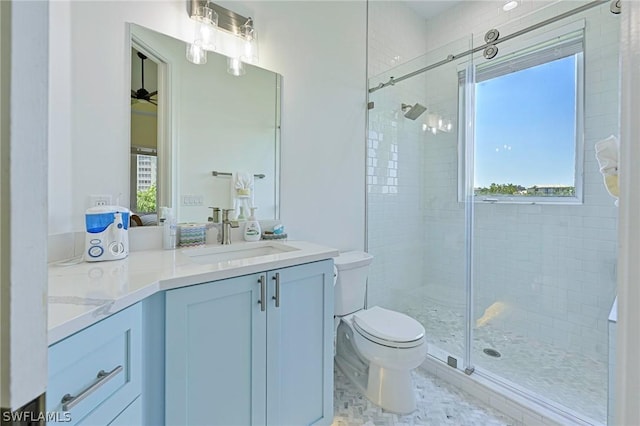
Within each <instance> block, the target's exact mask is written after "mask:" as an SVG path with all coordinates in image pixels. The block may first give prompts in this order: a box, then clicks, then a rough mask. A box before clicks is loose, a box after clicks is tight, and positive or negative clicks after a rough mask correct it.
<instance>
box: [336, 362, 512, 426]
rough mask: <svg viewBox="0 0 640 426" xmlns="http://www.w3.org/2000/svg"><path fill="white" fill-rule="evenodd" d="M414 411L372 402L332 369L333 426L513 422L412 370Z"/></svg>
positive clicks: (501, 425)
mask: <svg viewBox="0 0 640 426" xmlns="http://www.w3.org/2000/svg"><path fill="white" fill-rule="evenodd" d="M413 383H414V386H415V390H416V402H417V406H418V408H417V410H416V411H415V412H413V413H411V414H407V415H399V414H393V413H389V412H386V411H385V410H383V409H382V408H380V407H378V406H376V405H374V404H373V403H372V402H371V401H369V400H368V399H367V398H366V397H365V396H364V395H362V394H361V393H360V392H358V390H357V389H356V387H355V386H354V385H353V384H351V382H349V379H347V377H346V376H345V375H344V374H342V372H341V371H340V370H339V369H338V368H334V384H335V391H334V398H333V399H334V415H335V416H334V419H333V424H332V426H417V425H483V426H505V425H515V424H516V422H515V421H514V420H512V419H510V418H508V417H506V416H504V415H502V414H500V413H498V412H497V411H495V410H493V409H491V408H489V407H486V406H483V405H482V403H481V402H480V401H478V400H476V399H475V398H473V397H472V396H470V395H467V394H466V393H464V392H462V391H460V390H458V389H456V388H454V387H453V386H451V385H449V384H448V383H446V382H444V381H442V380H441V379H438V378H437V377H435V376H432V375H431V374H429V373H427V372H425V371H423V370H420V369H416V370H415V371H414V372H413Z"/></svg>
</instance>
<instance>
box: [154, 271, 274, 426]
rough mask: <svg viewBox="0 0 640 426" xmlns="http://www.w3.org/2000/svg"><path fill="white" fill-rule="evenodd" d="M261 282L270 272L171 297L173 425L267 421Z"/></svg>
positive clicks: (169, 411)
mask: <svg viewBox="0 0 640 426" xmlns="http://www.w3.org/2000/svg"><path fill="white" fill-rule="evenodd" d="M260 277H263V279H264V274H263V275H257V274H254V275H247V276H244V277H238V278H232V279H227V280H221V281H216V282H212V283H207V284H199V285H195V286H190V287H184V288H180V289H175V290H171V291H168V292H167V295H166V370H165V371H166V390H165V395H166V401H165V409H166V413H165V416H166V424H167V425H211V426H215V425H224V426H230V425H242V426H248V425H259V424H260V425H264V424H265V421H266V420H265V415H266V414H265V413H266V409H265V401H266V396H265V389H266V383H265V377H266V371H265V356H266V341H265V336H266V312H265V311H262V310H261V305H260V304H259V302H258V301H259V300H260V287H261V284H260Z"/></svg>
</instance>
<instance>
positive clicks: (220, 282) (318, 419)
mask: <svg viewBox="0 0 640 426" xmlns="http://www.w3.org/2000/svg"><path fill="white" fill-rule="evenodd" d="M337 255H338V252H337V250H333V249H329V248H326V247H321V246H317V245H314V244H310V243H304V242H286V243H270V242H265V241H262V242H257V243H237V244H232V245H231V246H227V247H224V248H223V247H220V246H207V247H205V248H202V249H190V250H148V251H141V252H133V253H131V255H130V256H129V257H128V258H127V259H124V260H120V261H114V262H101V263H99V264H87V263H82V264H78V265H74V266H68V267H62V266H53V265H52V266H51V267H50V269H49V287H50V303H49V307H50V310H49V319H50V326H49V331H50V333H49V343H50V347H49V385H48V389H47V411H48V412H56V413H58V419H57V420H60V422H61V423H62V422H65V424H76V423H82V424H114V425H117V424H122V425H136V424H141V425H143V424H153V425H162V424H167V425H189V424H207V425H234V424H237V425H287V424H291V425H293V424H296V425H299V424H317V425H325V424H326V425H328V424H331V421H332V418H333V260H332V259H331V258H332V257H334V256H337ZM67 417H69V418H70V421H69V419H68V418H67ZM50 423H51V424H54V422H50Z"/></svg>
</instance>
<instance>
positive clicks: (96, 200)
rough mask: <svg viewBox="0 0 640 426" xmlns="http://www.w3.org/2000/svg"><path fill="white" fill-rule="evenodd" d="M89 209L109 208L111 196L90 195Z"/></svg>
mask: <svg viewBox="0 0 640 426" xmlns="http://www.w3.org/2000/svg"><path fill="white" fill-rule="evenodd" d="M89 205H90V207H98V206H109V205H111V195H90V196H89Z"/></svg>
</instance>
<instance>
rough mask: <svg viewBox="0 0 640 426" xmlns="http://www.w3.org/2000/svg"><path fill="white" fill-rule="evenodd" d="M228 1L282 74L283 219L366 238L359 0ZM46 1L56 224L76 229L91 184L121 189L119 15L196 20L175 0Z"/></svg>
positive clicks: (339, 242) (309, 229) (122, 49)
mask: <svg viewBox="0 0 640 426" xmlns="http://www.w3.org/2000/svg"><path fill="white" fill-rule="evenodd" d="M226 6H227V7H237V11H238V12H239V13H242V14H245V16H246V15H248V14H251V16H253V18H254V20H255V23H256V28H257V30H258V32H259V41H260V64H259V65H260V66H262V67H264V68H267V69H271V70H273V71H275V72H278V73H280V74H282V75H283V76H284V84H283V102H282V112H283V113H282V114H283V116H282V157H281V159H282V167H281V169H282V171H281V219H282V221H283V223H284V224H285V226H286V227H287V230H288V232H289V234H290V235H291V237H293V238H296V239H305V240H310V241H314V242H318V243H323V244H326V245H329V246H334V247H337V248H339V249H354V248H362V246H363V241H364V162H363V158H364V130H365V66H366V65H365V40H366V30H365V25H366V14H365V3H364V2H324V1H322V2H237V3H235V2H232V3H231V4H226ZM51 8H52V16H51V35H50V37H51V40H52V43H51V46H50V53H51V54H50V56H51V63H50V73H51V78H52V80H55V81H56V82H57V84H56V87H55V89H54V90H52V92H51V102H50V105H51V121H52V126H51V132H50V158H49V162H50V164H51V174H50V176H49V192H50V194H49V195H50V198H51V199H52V200H56V201H55V202H54V203H52V206H51V209H50V210H49V234H50V235H53V234H60V233H66V232H72V231H82V230H83V214H84V210H85V209H86V207H87V197H88V195H90V194H112V195H113V196H114V201H115V200H116V197H118V196H120V197H119V198H120V202H122V203H126V200H127V199H128V197H127V194H128V191H129V190H128V173H129V172H128V170H129V163H128V150H129V147H128V132H129V129H128V118H127V112H128V108H126V106H127V105H128V103H129V70H128V67H127V66H125V64H127V63H128V61H127V60H125V58H126V55H128V51H127V47H128V39H127V34H126V31H125V28H126V26H125V23H126V22H134V23H137V24H140V25H142V26H145V27H147V28H151V29H153V30H156V31H159V32H162V33H165V34H168V35H170V36H172V37H176V38H179V39H182V40H188V39H189V38H190V37H191V34H192V30H193V29H192V25H193V23H192V21H190V19H189V18H188V16H187V12H186V4H185V3H184V2H181V1H180V2H178V1H176V2H174V1H160V2H151V1H149V2H126V3H125V2H106V1H104V2H99V1H89V2H71V3H68V2H62V1H61V2H52V5H51ZM96 16H99V17H100V19H95V17H96ZM345 39H348V40H349V42H348V43H345V42H344V40H345ZM53 41H55V43H54V42H53Z"/></svg>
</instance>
